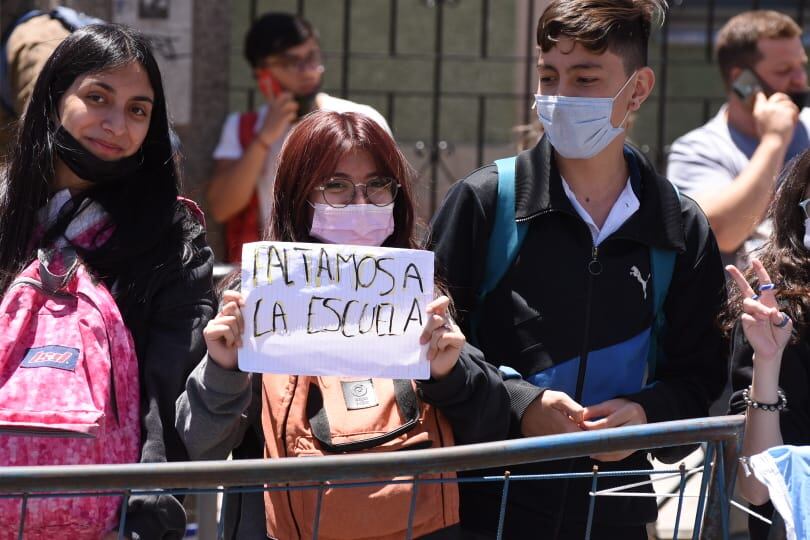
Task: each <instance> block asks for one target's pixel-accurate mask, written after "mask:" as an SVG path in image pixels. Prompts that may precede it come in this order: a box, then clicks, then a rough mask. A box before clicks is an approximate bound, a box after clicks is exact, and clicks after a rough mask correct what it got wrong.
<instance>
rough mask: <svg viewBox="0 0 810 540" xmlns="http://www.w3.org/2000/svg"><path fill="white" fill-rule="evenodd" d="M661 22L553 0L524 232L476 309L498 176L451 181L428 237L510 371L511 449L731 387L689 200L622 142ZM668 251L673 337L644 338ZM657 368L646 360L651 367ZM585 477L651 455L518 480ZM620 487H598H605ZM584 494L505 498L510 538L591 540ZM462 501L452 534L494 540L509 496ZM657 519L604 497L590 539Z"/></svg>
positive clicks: (719, 296)
mask: <svg viewBox="0 0 810 540" xmlns="http://www.w3.org/2000/svg"><path fill="white" fill-rule="evenodd" d="M665 7H666V5H665V3H664V2H663V1H661V0H589V1H587V2H586V1H583V0H553V1H552V2H551V3H550V4H549V6H548V8H547V9H546V10H545V12H544V13H543V15H542V16H541V18H540V21H539V23H538V26H537V44H538V63H537V69H538V75H539V86H538V91H537V96H536V109H537V114H538V117H539V119H540V122H541V123H542V124H543V128H544V131H545V136H544V137H543V138H542V139H541V140H540V142H539V143H538V144H537V145H536V146H535V147H534V148H532V149H530V150H528V151H526V152H523V153H521V154H519V155H518V156H517V158H516V172H515V199H516V200H515V220H516V222H518V223H525V224H527V229H526V234H525V239H524V240H523V243H522V244H521V247H520V250H519V252H518V254H517V256H516V258H515V259H514V261H513V262H512V264H511V267H510V268H509V270H508V271H507V272H506V273H505V274H504V277H503V278H502V279H501V280H500V282H499V283H498V284H497V286H495V288H494V289H493V290H492V291H491V292H490V293H489V294H487V295H486V296H485V298H483V299H479V298H478V291H480V290H481V284H482V282H483V280H484V276H485V262H486V260H487V243H488V240H489V237H490V235H491V234H492V231H493V229H494V222H495V214H496V204H497V192H498V187H497V186H498V169H497V167H496V166H494V165H491V166H487V167H483V168H481V169H479V170H477V171H475V172H473V173H472V174H470V175H469V176H468V177H466V178H465V179H463V180H462V181H461V182H459V183H457V184H456V185H455V186H454V187H453V188H452V189H451V191H450V192H449V194H448V195H447V198H446V200H445V201H444V203H443V205H442V207H441V209H440V210H439V212H438V214H437V215H436V217H435V219H434V221H433V223H432V237H431V242H432V246H433V249H434V250H435V252H436V257H437V264H438V265H439V267H440V268H442V270H443V272H444V274H443V275H444V276H445V278H446V279H447V282H448V285H449V287H450V291H451V294H452V295H453V297H454V299H455V300H456V303H457V307H458V311H459V313H460V314H461V315H465V314H469V313H471V312H473V311H477V317H478V319H477V324H476V331H475V334H474V335H469V333H470V320H469V317H462V320H461V326H462V329H464V331H465V332H466V333H467V334H468V339H470V340H471V341H474V342H477V343H478V344H479V346H480V348H481V349H482V350H483V352H484V354H485V357H486V359H487V361H488V362H489V363H491V364H493V365H495V366H508V368H510V369H505V368H502V371H504V377H505V379H506V380H505V384H506V385H507V387H508V390H509V394H510V399H511V404H512V410H511V417H510V418H509V419H504V421H509V422H510V429H511V431H512V434H513V436H535V435H551V434H560V433H573V432H579V431H583V430H600V429H606V428H611V427H618V426H629V425H635V424H645V423H649V422H660V421H667V420H676V419H683V418H692V417H702V416H707V415H708V408H709V404H710V403H711V402H712V401H713V400H715V399H716V398H717V397H718V396H719V394H720V391H721V390H722V388H723V386H724V383H725V380H726V354H725V347H724V346H723V339H722V337H721V335H720V332H719V330H718V328H717V326H716V324H715V319H716V317H717V314H718V312H719V310H720V308H721V307H722V306H723V305H724V303H725V290H724V276H723V269H722V266H721V263H720V254H719V251H718V249H717V244H716V242H715V239H714V236H713V234H712V232H711V230H710V229H709V224H708V222H707V220H706V218H705V216H704V215H703V213H702V212H701V211H700V209H699V208H698V207H697V205H696V204H695V203H694V201H692V200H691V199H689V198H687V197H685V196H679V195H678V193H677V192H676V191H675V190H674V189H673V187H672V185H671V184H670V183H669V182H668V181H667V180H666V179H665V178H663V177H661V176H659V175H658V174H657V173H656V172H655V170H654V169H653V168H652V166H651V164H650V163H649V162H648V161H647V160H646V159H645V158H644V157H643V156H642V155H641V154H639V153H638V152H637V151H635V150H634V149H633V148H631V147H629V146H626V145H625V138H626V133H625V127H626V122H627V118H628V116H629V115H630V113H631V112H633V111H636V110H638V109H639V108H640V107H641V105H642V103H644V101H645V100H646V99H647V98H648V96H649V95H650V93H651V91H652V89H653V86H654V83H655V74H654V72H653V70H652V69H651V68H650V67H648V66H647V42H648V38H649V34H650V28H651V25H652V22H653V21H654V20H655V19H656V17H657V16H658V15H662V14H663V11H664V9H665ZM661 252H666V253H669V254H671V255H670V256H671V259H670V260H671V261H673V262H672V263H671V272H672V277H671V280H670V282H669V286H668V288H667V294H666V297H665V299H664V301H663V307H662V308H661V313H660V318H661V319H663V320H665V327H664V330H663V331H660V332H658V331H656V334H655V335H653V330H652V326H653V321H654V319H655V318H656V308H655V306H654V300H653V298H654V292H653V283H657V282H658V281H659V280H655V281H654V280H653V279H652V266H653V263H652V259H651V253H661ZM657 268H660V267H657ZM665 272H666V270H664V271H661V272H660V273H659V278H660V277H661V274H662V273H665ZM662 281H666V279H664V280H662ZM656 342H657V346H656V345H654V344H655V343H656ZM651 353H655V357H656V358H657V362H656V363H651V362H648V355H649V356H650V358H652V357H653V354H651ZM687 452H688V449H686V450H684V449H681V450H680V451H679V450H678V449H675V450H674V451H669V452H666V453H662V454H661V455H658V457H659V458H663V459H667V460H676V459H678V458H680V457H682V456H683V455H684V454H685V453H687ZM594 465H598V466H599V470H600V471H610V470H629V469H632V470H637V469H648V468H649V467H650V464H649V463H648V461H647V458H646V453H645V452H635V453H633V452H616V453H609V454H599V455H594V456H591V457H589V458H580V459H575V460H567V461H557V462H551V463H541V464H531V465H525V466H520V467H514V468H510V470H511V472H512V474H542V473H566V472H591V471H592V470H593V466H594ZM499 473H500V474H502V473H503V471H502V470H501V471H499ZM475 474H476V475H477V474H480V471H477V472H476V473H475ZM633 480H634V481H636V480H638V481H641V480H643V478H637V477H635V478H634V479H633ZM622 483H626V481H625V479H622V478H618V477H617V478H604V479H602V478H600V482H599V488H600V489H606V488H609V487H611V486H613V485H620V484H622ZM590 484H591V479H590V478H583V479H574V480H559V481H556V480H555V481H543V482H517V483H513V484H511V485H510V486H509V498H508V503H507V506H508V508H507V510H506V514H505V516H506V518H505V519H506V522H505V536H504V537H505V538H530V537H538V535H541V536H542V537H543V538H558V539H559V538H565V539H567V538H577V539H580V538H584V537H585V528H586V524H585V520H586V517H587V515H588V503H589V499H590V497H589V495H588V492H589V490H590ZM461 486H462V487H461V492H462V500H461V515H462V526H463V527H464V528H465V530H467V531H468V532H469V534H470V536H471V537H475V535H480V537H481V538H485V537H490V538H491V537H493V531H494V530H495V528H496V526H497V521H498V514H497V512H493V511H492V508H498V505H499V502H500V497H501V491H502V489H501V486H497V485H495V484H490V483H483V484H476V483H464V484H462V485H461ZM637 489H640V490H645V489H646V490H648V491H649V492H651V491H652V489H651V487H650V486H645V487H641V488H637ZM656 517H657V508H656V504H655V499H654V498H644V497H632V498H623V497H603V498H599V499H598V500H597V501H596V503H595V513H594V516H593V531H592V534H591V538H592V539H593V538H595V539H601V538H611V539H612V538H623V539H636V538H637V539H639V540H641V539H646V538H647V535H646V524H647V523H650V522H652V521H654V520H655V519H656Z"/></svg>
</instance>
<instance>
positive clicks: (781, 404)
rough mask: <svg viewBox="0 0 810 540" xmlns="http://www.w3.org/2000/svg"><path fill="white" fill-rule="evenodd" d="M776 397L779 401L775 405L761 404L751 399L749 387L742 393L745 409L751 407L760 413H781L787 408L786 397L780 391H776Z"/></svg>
mask: <svg viewBox="0 0 810 540" xmlns="http://www.w3.org/2000/svg"><path fill="white" fill-rule="evenodd" d="M776 395H777V396H778V398H779V401H777V402H776V403H762V402H760V401H754V400H753V399H751V386H749V387H748V388H745V389H744V390H743V391H742V397H743V401H744V402H745V405H746V407H753V408H754V409H759V410H762V411H782V410H784V409H786V408H787V397H785V393H784V392H783V391H781V390H777V391H776Z"/></svg>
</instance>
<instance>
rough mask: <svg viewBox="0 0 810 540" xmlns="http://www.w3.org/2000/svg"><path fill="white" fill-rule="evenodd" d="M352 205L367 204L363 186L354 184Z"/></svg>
mask: <svg viewBox="0 0 810 540" xmlns="http://www.w3.org/2000/svg"><path fill="white" fill-rule="evenodd" d="M352 204H368V197H366V187H365V186H363V185H358V184H355V186H354V198H353V199H352Z"/></svg>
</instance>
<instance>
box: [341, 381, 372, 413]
mask: <svg viewBox="0 0 810 540" xmlns="http://www.w3.org/2000/svg"><path fill="white" fill-rule="evenodd" d="M340 384H341V385H342V386H343V399H344V401H345V402H346V409H348V410H350V411H353V410H356V409H368V408H369V407H376V406H377V405H379V404H380V402H379V401H377V393H376V392H375V391H374V383H373V382H372V381H371V379H366V380H364V381H340Z"/></svg>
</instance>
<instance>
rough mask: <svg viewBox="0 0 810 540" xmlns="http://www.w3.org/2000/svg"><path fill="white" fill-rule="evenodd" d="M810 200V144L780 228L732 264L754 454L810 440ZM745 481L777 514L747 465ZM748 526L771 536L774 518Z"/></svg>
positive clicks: (776, 212) (790, 177) (735, 336)
mask: <svg viewBox="0 0 810 540" xmlns="http://www.w3.org/2000/svg"><path fill="white" fill-rule="evenodd" d="M808 206H810V151H806V152H804V153H803V154H801V155H800V156H799V157H797V158H796V159H795V160H794V161H793V162H792V163H791V164H790V165H789V167H788V169H787V170H786V172H785V174H784V177H783V179H782V182H781V185H780V187H779V189H778V190H777V192H776V197H775V198H774V200H773V203H772V204H771V208H770V212H769V216H770V218H771V220H772V222H773V232H772V233H771V236H770V239H769V240H768V242H767V243H766V244H765V245H764V246H763V247H762V249H761V250H758V251H757V252H755V253H754V254H753V255H754V256H755V257H756V259H754V260H753V261H752V264H751V267H750V268H749V269H748V270H747V271H746V272H745V274H743V273H742V272H740V270H738V269H737V268H736V267H734V266H728V267H727V268H726V269H727V270H728V272H729V273H730V274H731V276H732V278H733V279H734V282H735V283H736V287H734V288H733V289H734V290H733V291H732V292H731V293H730V297H729V305H728V309H727V310H726V312H725V313H724V317H723V323H724V326H725V328H726V330H727V331H729V332H730V333H731V335H732V356H731V362H732V366H731V367H732V370H731V382H732V386H733V389H734V394H733V395H732V397H731V406H730V408H731V412H732V413H739V414H745V439H744V441H743V449H742V455H743V456H746V457H750V456H752V455H755V454H758V453H760V452H763V451H765V450H767V449H768V448H771V447H773V446H779V445H781V444H794V445H807V444H810V214H808ZM787 403H789V407H785V405H786V404H787ZM762 404H765V405H769V406H767V407H764V406H762ZM771 405H772V406H771ZM738 480H739V482H740V489H741V491H742V494H743V496H744V497H745V498H746V499H747V500H748V501H750V502H751V503H752V504H753V505H755V506H754V507H752V508H753V509H754V510H756V511H757V512H759V513H761V514H763V515H765V516H766V517H770V515H771V514H772V513H773V506H772V505H771V504H770V503H769V502H768V501H769V494H768V489H767V488H766V487H765V486H764V485H763V484H762V483H760V482H759V480H757V479H756V478H755V477H754V476H753V475H752V476H747V475H746V474H744V468H743V467H740V474H739V475H738ZM748 526H749V530H750V533H751V538H752V539H760V538H761V539H765V538H768V531H769V526H768V525H767V524H765V523H763V522H761V521H760V520H758V519H756V518H750V519H749V520H748Z"/></svg>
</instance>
